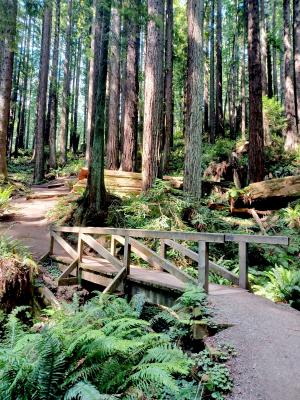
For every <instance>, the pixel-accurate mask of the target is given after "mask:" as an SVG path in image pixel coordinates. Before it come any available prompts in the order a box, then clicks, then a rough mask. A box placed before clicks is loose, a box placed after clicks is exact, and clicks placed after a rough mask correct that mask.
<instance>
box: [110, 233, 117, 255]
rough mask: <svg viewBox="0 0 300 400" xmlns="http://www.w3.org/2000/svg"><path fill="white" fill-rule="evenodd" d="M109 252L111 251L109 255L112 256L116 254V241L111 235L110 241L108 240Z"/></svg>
mask: <svg viewBox="0 0 300 400" xmlns="http://www.w3.org/2000/svg"><path fill="white" fill-rule="evenodd" d="M110 252H111V255H112V256H114V257H115V256H116V254H117V241H116V239H115V237H114V236H113V235H112V237H111V242H110Z"/></svg>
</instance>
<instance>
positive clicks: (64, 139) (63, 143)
mask: <svg viewBox="0 0 300 400" xmlns="http://www.w3.org/2000/svg"><path fill="white" fill-rule="evenodd" d="M72 13H73V0H68V16H67V29H66V49H65V61H64V83H63V91H62V109H61V120H60V163H61V164H62V165H64V164H65V163H66V162H67V143H68V131H69V111H70V104H69V103H70V82H71V70H70V64H71V56H72V55H71V34H72Z"/></svg>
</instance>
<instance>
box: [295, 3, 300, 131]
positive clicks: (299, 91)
mask: <svg viewBox="0 0 300 400" xmlns="http://www.w3.org/2000/svg"><path fill="white" fill-rule="evenodd" d="M294 20H295V27H294V39H295V52H294V57H295V82H296V88H295V89H296V99H297V115H298V133H300V122H299V121H300V0H294Z"/></svg>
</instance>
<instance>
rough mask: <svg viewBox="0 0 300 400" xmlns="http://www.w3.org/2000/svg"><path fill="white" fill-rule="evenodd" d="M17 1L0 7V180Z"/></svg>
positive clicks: (4, 167)
mask: <svg viewBox="0 0 300 400" xmlns="http://www.w3.org/2000/svg"><path fill="white" fill-rule="evenodd" d="M16 18H17V1H16V0H4V1H3V2H2V3H1V5H0V179H5V180H6V179H7V160H6V142H7V131H8V123H9V112H10V99H11V88H12V76H13V61H14V39H15V35H16Z"/></svg>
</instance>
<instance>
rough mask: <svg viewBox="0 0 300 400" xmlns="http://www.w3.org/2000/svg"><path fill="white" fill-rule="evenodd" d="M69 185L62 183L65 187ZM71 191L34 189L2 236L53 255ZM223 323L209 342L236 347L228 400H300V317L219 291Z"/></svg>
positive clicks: (0, 229)
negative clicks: (59, 213)
mask: <svg viewBox="0 0 300 400" xmlns="http://www.w3.org/2000/svg"><path fill="white" fill-rule="evenodd" d="M60 182H63V181H56V183H60ZM68 192H69V188H68V187H67V186H59V187H52V188H48V184H45V185H39V186H33V187H32V194H31V197H37V198H30V199H27V198H26V197H20V198H18V199H15V200H14V201H13V202H12V205H13V207H14V210H13V215H12V216H11V217H10V218H6V219H5V220H3V221H1V223H0V233H4V234H6V235H7V236H10V237H12V238H14V239H18V240H20V241H21V242H22V243H23V244H24V245H26V246H28V247H29V249H30V251H31V252H32V254H33V256H34V258H35V259H36V260H38V259H39V258H40V257H42V256H43V255H44V254H45V253H46V252H47V251H48V250H49V238H50V236H49V225H50V223H49V220H48V219H47V217H46V215H47V212H48V211H49V210H50V209H51V208H52V207H53V206H54V205H55V204H56V203H57V202H58V201H59V198H60V196H62V195H64V194H67V193H68ZM209 301H210V304H211V305H212V307H213V309H214V314H215V319H216V321H217V322H219V323H221V324H224V325H229V326H230V327H229V328H226V329H224V330H222V331H220V332H219V333H217V335H215V336H214V337H212V338H209V339H208V342H213V344H216V343H219V344H230V345H232V346H233V347H234V349H235V351H236V352H237V356H236V357H234V358H232V360H231V361H230V365H229V366H230V369H231V372H232V376H233V380H234V387H233V391H232V393H231V394H230V395H229V396H228V397H227V398H228V400H299V399H300V379H299V366H300V313H299V312H298V311H296V310H294V309H292V308H290V307H288V306H287V305H281V304H274V303H272V302H271V301H269V300H266V299H264V298H262V297H259V296H255V295H253V294H251V293H248V292H246V291H244V290H237V289H234V290H230V289H226V290H224V289H223V288H222V287H219V288H218V289H216V288H214V290H213V294H211V295H209Z"/></svg>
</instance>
